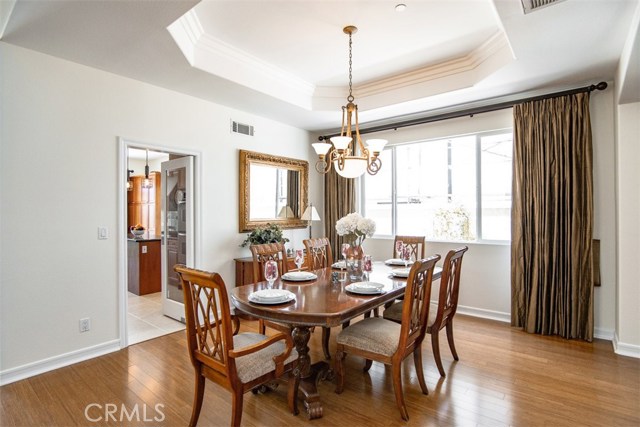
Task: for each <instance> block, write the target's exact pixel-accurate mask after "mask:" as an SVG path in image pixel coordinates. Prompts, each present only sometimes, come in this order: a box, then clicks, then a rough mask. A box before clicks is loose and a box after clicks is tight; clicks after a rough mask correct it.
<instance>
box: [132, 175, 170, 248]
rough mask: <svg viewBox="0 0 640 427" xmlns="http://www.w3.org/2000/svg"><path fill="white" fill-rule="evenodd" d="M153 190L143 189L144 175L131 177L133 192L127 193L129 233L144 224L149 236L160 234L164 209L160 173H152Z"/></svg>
mask: <svg viewBox="0 0 640 427" xmlns="http://www.w3.org/2000/svg"><path fill="white" fill-rule="evenodd" d="M149 180H150V181H151V188H143V187H142V183H143V182H144V175H136V176H132V177H131V182H132V184H133V185H132V190H131V191H127V230H126V231H127V232H129V229H130V228H131V227H133V226H134V225H136V224H142V226H143V227H144V228H145V230H146V231H147V232H148V233H149V235H152V236H153V235H156V234H160V224H161V223H160V214H161V208H162V206H161V205H162V199H161V188H160V172H150V173H149Z"/></svg>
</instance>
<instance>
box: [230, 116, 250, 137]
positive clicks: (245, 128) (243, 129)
mask: <svg viewBox="0 0 640 427" xmlns="http://www.w3.org/2000/svg"><path fill="white" fill-rule="evenodd" d="M231 132H234V133H241V134H243V135H249V136H253V126H251V125H245V124H242V123H238V122H236V121H233V120H232V121H231Z"/></svg>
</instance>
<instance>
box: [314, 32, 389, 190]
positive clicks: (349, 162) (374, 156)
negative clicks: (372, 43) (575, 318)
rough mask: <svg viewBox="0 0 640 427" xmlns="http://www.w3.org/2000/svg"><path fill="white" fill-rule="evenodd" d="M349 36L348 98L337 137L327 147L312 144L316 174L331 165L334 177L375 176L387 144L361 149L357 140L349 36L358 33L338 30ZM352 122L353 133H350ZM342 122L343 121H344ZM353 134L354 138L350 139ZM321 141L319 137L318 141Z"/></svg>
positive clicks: (371, 142)
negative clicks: (314, 153) (314, 152)
mask: <svg viewBox="0 0 640 427" xmlns="http://www.w3.org/2000/svg"><path fill="white" fill-rule="evenodd" d="M342 31H344V33H345V34H348V35H349V96H348V97H347V105H344V106H342V127H341V128H340V136H334V137H332V138H331V143H332V144H333V145H332V144H329V143H327V142H316V143H315V144H312V145H313V149H314V150H316V153H317V154H318V161H317V162H316V170H317V171H318V172H319V173H328V172H329V171H330V170H331V165H333V167H334V168H335V169H336V172H338V175H340V176H343V177H345V178H357V177H359V176H361V175H362V174H364V173H365V172H368V173H369V174H370V175H375V174H376V173H378V171H379V170H380V167H381V166H382V162H381V161H380V158H379V157H378V156H379V155H380V152H381V151H382V149H383V148H384V146H385V144H386V143H387V141H386V140H385V139H369V140H367V146H366V147H365V146H364V144H363V143H362V139H361V138H360V127H359V123H358V106H357V105H356V104H354V103H353V101H354V99H355V98H354V97H353V84H352V76H351V71H352V55H351V36H352V35H353V34H354V33H355V32H357V31H358V29H357V28H356V27H354V26H353V25H349V26H347V27H344V29H343V30H342ZM354 118H355V132H354V131H352V127H353V124H354V121H353V120H354ZM345 119H346V120H345ZM354 134H355V136H353V135H354ZM322 139H324V138H322V137H321V140H322Z"/></svg>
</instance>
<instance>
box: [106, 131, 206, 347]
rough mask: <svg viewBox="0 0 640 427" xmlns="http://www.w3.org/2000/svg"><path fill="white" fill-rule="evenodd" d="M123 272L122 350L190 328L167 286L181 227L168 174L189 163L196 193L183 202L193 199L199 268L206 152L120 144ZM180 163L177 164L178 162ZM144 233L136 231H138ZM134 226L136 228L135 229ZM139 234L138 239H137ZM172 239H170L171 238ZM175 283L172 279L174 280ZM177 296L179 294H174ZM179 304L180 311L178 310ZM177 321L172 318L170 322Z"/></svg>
mask: <svg viewBox="0 0 640 427" xmlns="http://www.w3.org/2000/svg"><path fill="white" fill-rule="evenodd" d="M119 148H120V156H119V157H120V162H119V163H120V168H119V170H120V171H121V173H120V174H119V175H120V178H119V181H122V185H120V186H119V189H120V191H119V193H120V194H119V202H120V209H119V224H120V225H121V226H119V227H118V233H117V234H118V236H119V269H120V272H119V273H120V274H119V277H120V292H119V295H120V301H119V307H120V316H119V318H120V345H121V347H122V348H124V347H126V346H128V345H131V344H136V343H139V342H142V341H146V340H148V339H152V338H157V337H159V336H162V335H166V334H169V333H173V332H177V331H180V330H183V329H184V323H182V322H180V321H178V320H175V319H173V318H171V317H174V318H176V317H177V318H178V319H180V320H181V319H182V318H183V316H184V314H182V316H176V315H175V314H176V313H178V312H179V311H182V313H184V309H183V307H182V305H181V299H180V301H179V303H178V304H176V303H175V301H174V300H175V295H173V294H175V292H173V293H172V292H170V290H169V289H168V287H167V283H168V282H169V281H170V280H167V279H168V277H167V274H171V273H172V267H170V266H168V265H167V262H168V261H171V260H170V259H169V260H168V259H167V257H166V254H165V251H166V248H167V243H171V242H169V240H171V237H170V236H172V234H171V233H172V232H173V230H174V226H175V224H174V223H173V221H172V220H171V219H170V220H169V221H167V206H166V200H165V199H166V198H167V197H168V195H169V194H171V195H172V196H175V195H174V193H175V191H170V190H167V188H163V185H164V186H165V187H169V185H168V183H167V181H166V176H164V175H163V174H164V173H165V170H166V167H167V165H175V163H176V162H178V163H185V162H186V163H188V164H189V165H191V168H190V172H189V173H190V176H191V178H190V180H189V187H190V191H188V192H186V191H184V189H183V191H182V193H181V194H182V196H181V197H183V199H186V197H187V196H188V197H189V199H188V200H189V202H190V212H191V222H190V228H189V229H190V239H189V240H190V242H189V245H190V250H189V257H188V260H186V261H185V260H183V263H186V264H187V265H190V266H195V260H196V253H197V252H198V250H197V249H198V247H197V246H196V245H198V244H199V242H198V239H197V236H195V233H194V230H195V223H196V220H197V217H198V215H197V209H195V206H197V199H198V194H197V192H196V191H195V190H196V189H197V188H198V186H197V181H198V174H197V173H194V172H196V171H198V172H199V169H197V168H196V165H197V164H198V163H199V158H200V157H199V156H200V153H198V152H191V151H185V150H184V149H180V148H176V147H164V146H158V145H155V144H148V143H142V142H138V141H131V140H126V139H122V138H120V139H119ZM176 159H177V160H176ZM136 226H137V228H139V230H136V229H135V227H136ZM132 227H134V228H133V229H132ZM134 233H135V234H134ZM168 237H169V238H168ZM170 279H172V278H170ZM171 291H175V290H173V289H171ZM169 297H171V308H172V309H173V310H172V312H171V313H168V312H167V309H166V308H167V307H166V306H167V300H168V299H169ZM178 305H179V307H178ZM169 316H171V317H169Z"/></svg>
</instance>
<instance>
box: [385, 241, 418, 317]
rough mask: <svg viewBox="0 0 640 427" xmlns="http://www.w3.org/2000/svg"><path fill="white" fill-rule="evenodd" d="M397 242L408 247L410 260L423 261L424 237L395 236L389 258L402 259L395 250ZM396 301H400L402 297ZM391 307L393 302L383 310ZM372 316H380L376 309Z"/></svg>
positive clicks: (387, 304)
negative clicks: (391, 253)
mask: <svg viewBox="0 0 640 427" xmlns="http://www.w3.org/2000/svg"><path fill="white" fill-rule="evenodd" d="M398 242H402V243H403V244H404V245H407V246H408V247H409V253H410V254H411V258H412V259H424V253H425V246H426V244H425V242H426V237H425V236H396V237H395V238H394V239H393V255H392V257H391V258H402V254H401V253H398V251H397V250H396V248H397V243H398ZM398 299H400V300H401V299H402V297H400V298H398ZM392 305H393V301H389V302H388V303H386V304H385V305H384V308H385V309H387V308H389V307H391V306H392ZM373 315H374V316H376V317H379V316H380V314H379V311H378V307H376V308H374V309H373Z"/></svg>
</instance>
